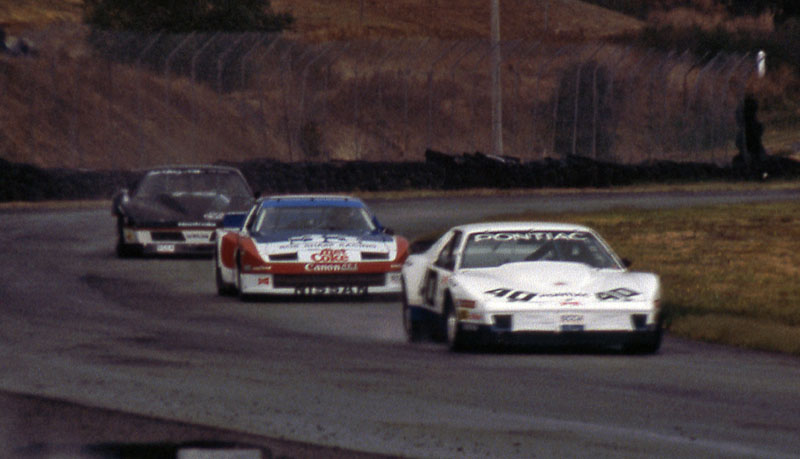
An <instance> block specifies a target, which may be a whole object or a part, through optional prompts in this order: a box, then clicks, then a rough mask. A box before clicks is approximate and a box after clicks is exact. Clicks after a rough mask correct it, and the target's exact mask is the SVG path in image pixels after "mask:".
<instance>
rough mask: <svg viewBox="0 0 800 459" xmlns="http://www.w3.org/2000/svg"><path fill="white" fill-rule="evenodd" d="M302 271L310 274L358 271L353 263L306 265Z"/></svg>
mask: <svg viewBox="0 0 800 459" xmlns="http://www.w3.org/2000/svg"><path fill="white" fill-rule="evenodd" d="M304 269H305V270H306V271H308V272H312V273H338V272H355V271H358V265H357V264H355V263H306V265H305V266H304Z"/></svg>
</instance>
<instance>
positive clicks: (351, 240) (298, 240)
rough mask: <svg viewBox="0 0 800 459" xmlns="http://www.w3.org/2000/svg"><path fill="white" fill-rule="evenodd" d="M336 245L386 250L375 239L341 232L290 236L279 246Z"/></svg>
mask: <svg viewBox="0 0 800 459" xmlns="http://www.w3.org/2000/svg"><path fill="white" fill-rule="evenodd" d="M330 247H335V248H337V249H353V250H366V251H385V249H384V248H382V247H383V245H382V243H378V242H373V241H362V240H361V239H359V238H357V237H354V236H342V235H339V234H307V235H304V236H295V237H290V238H289V239H288V241H287V242H286V243H281V244H279V245H278V246H277V249H278V250H297V249H298V248H303V249H311V250H313V249H319V250H322V249H325V248H330Z"/></svg>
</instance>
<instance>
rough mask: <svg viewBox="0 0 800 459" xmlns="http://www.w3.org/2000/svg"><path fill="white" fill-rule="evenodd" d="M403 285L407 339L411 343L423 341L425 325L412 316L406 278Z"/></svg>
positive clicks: (404, 321) (404, 326)
mask: <svg viewBox="0 0 800 459" xmlns="http://www.w3.org/2000/svg"><path fill="white" fill-rule="evenodd" d="M402 285H403V292H402V295H403V329H404V330H405V332H406V339H407V340H408V342H409V343H418V342H420V341H422V338H423V330H422V329H423V327H422V322H421V321H419V320H414V319H413V317H412V315H413V314H412V310H411V307H410V306H409V305H408V297H407V296H406V282H405V279H404V280H403V282H402Z"/></svg>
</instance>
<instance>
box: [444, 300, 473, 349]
mask: <svg viewBox="0 0 800 459" xmlns="http://www.w3.org/2000/svg"><path fill="white" fill-rule="evenodd" d="M442 319H443V321H442V322H443V325H444V333H445V341H446V342H447V347H448V348H449V349H450V350H451V351H454V352H460V351H465V350H468V349H469V348H470V347H471V346H469V343H467V342H466V340H465V339H464V332H462V331H461V324H460V323H459V321H458V317H457V316H456V308H455V307H454V306H453V303H452V301H450V299H449V298H448V299H447V301H446V303H445V307H444V315H443V316H442Z"/></svg>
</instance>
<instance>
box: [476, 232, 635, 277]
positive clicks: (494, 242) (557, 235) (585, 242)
mask: <svg viewBox="0 0 800 459" xmlns="http://www.w3.org/2000/svg"><path fill="white" fill-rule="evenodd" d="M533 261H567V262H574V263H583V264H586V265H589V266H592V267H594V268H620V265H619V264H618V262H617V261H616V259H615V257H614V256H613V255H612V254H611V253H610V252H609V251H608V250H607V249H606V247H605V246H604V245H603V244H602V243H601V242H600V241H599V240H598V239H597V238H596V237H595V236H594V235H593V234H591V233H588V232H584V231H500V232H482V233H474V234H471V235H470V236H469V239H468V240H467V243H466V246H465V247H464V254H463V257H462V260H461V268H487V267H494V266H500V265H503V264H506V263H518V262H533Z"/></svg>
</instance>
